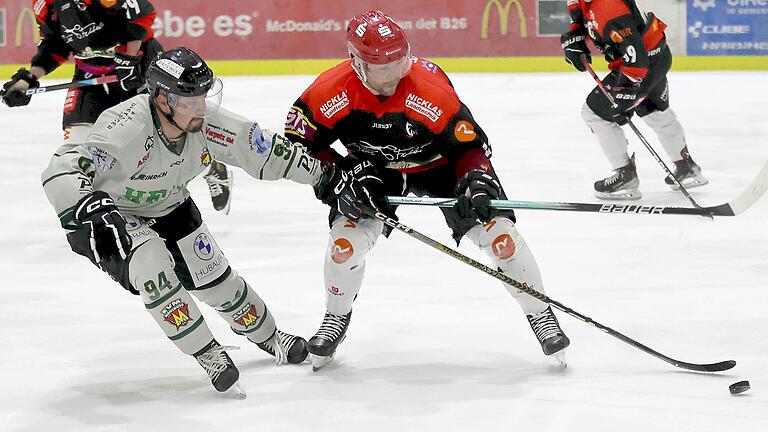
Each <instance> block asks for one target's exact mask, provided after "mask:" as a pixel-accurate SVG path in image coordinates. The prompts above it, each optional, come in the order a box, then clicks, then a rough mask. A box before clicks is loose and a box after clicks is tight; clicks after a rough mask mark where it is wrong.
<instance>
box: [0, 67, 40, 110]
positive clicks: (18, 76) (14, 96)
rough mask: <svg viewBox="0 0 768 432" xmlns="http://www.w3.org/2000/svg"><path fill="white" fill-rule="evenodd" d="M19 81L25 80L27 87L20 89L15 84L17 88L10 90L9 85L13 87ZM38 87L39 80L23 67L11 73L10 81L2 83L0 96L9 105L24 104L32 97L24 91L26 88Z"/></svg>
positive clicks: (18, 105)
mask: <svg viewBox="0 0 768 432" xmlns="http://www.w3.org/2000/svg"><path fill="white" fill-rule="evenodd" d="M19 81H24V82H26V83H27V84H28V85H29V87H27V88H26V89H23V90H20V89H19V88H18V86H16V87H17V88H14V89H12V90H11V87H14V85H15V84H16V83H18V82H19ZM38 87H40V81H38V80H37V77H35V76H34V75H32V72H30V71H28V70H26V69H24V68H21V69H19V70H18V71H16V73H15V74H13V76H12V77H11V80H10V81H8V82H7V83H5V84H3V89H2V90H0V97H2V99H3V103H5V104H6V105H8V106H9V107H20V106H24V105H27V104H29V101H30V100H31V99H32V96H31V95H27V93H26V91H27V90H28V89H31V88H38ZM22 88H23V87H22Z"/></svg>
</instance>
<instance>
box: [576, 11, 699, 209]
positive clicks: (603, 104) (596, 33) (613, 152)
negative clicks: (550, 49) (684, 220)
mask: <svg viewBox="0 0 768 432" xmlns="http://www.w3.org/2000/svg"><path fill="white" fill-rule="evenodd" d="M568 12H569V13H570V16H571V25H570V29H569V31H567V32H566V33H564V34H563V35H562V37H561V42H562V47H563V50H564V51H565V59H566V61H567V62H568V63H570V64H572V65H573V66H574V67H575V68H576V69H578V70H579V71H584V70H585V67H584V65H583V64H582V60H581V56H582V55H586V56H587V58H588V59H589V61H591V55H590V51H589V48H588V47H587V43H586V39H587V38H590V39H592V41H593V42H594V44H595V46H597V47H598V48H599V49H600V51H601V52H602V53H603V54H604V55H605V58H606V60H607V61H608V62H609V65H608V66H609V68H610V69H611V72H610V73H609V74H608V75H607V76H606V77H605V78H604V79H603V84H605V87H606V88H607V89H608V90H609V91H610V93H611V94H612V96H613V99H614V100H615V102H616V104H617V106H616V107H614V106H613V105H612V104H611V103H610V102H609V101H608V99H607V98H606V97H605V95H603V94H602V92H601V91H600V89H599V88H597V87H595V89H594V90H592V92H591V93H590V94H589V96H588V97H587V102H586V103H585V104H584V107H583V109H582V117H583V118H584V121H585V122H586V123H587V125H589V127H590V128H591V129H592V131H593V132H594V133H595V136H596V137H597V140H598V142H599V143H600V147H602V149H603V153H605V155H606V157H607V158H608V162H609V163H610V164H611V167H612V168H613V170H614V171H615V173H614V174H613V175H611V176H609V177H607V178H605V179H602V180H598V181H596V182H595V185H594V187H595V195H596V196H597V197H598V198H603V199H619V200H625V199H640V198H641V197H642V194H641V192H640V188H639V186H640V180H639V179H638V177H637V170H636V168H635V158H634V156H633V157H630V156H629V154H628V153H627V138H626V136H625V135H624V131H623V130H622V129H621V126H622V125H624V124H626V123H627V119H628V118H629V117H631V116H632V115H633V114H634V113H637V115H638V116H640V117H641V118H642V119H643V120H644V121H645V123H646V124H647V125H648V126H650V128H651V129H652V130H653V131H654V132H655V133H656V135H657V136H658V138H659V141H660V142H661V145H662V146H663V147H664V150H665V151H666V152H667V154H668V155H669V157H670V159H671V160H672V161H673V162H674V164H675V167H674V175H675V177H676V178H677V180H678V181H679V182H680V183H681V184H682V185H683V186H684V187H686V188H692V187H696V186H703V185H705V184H707V182H708V181H707V179H706V178H705V177H704V176H703V175H702V174H701V168H700V167H699V166H698V165H697V164H696V163H695V162H694V161H693V158H691V155H690V153H689V151H688V146H687V144H686V141H685V131H684V130H683V126H682V125H681V124H680V122H679V121H678V120H677V115H676V114H675V112H674V111H673V110H672V108H670V107H669V83H668V82H667V73H668V72H669V69H670V67H671V65H672V54H671V52H670V50H669V47H668V46H667V38H666V35H665V33H664V29H666V27H667V25H666V24H664V22H662V21H661V20H660V19H659V18H657V17H656V16H654V15H653V14H652V13H650V14H644V13H642V12H641V11H640V9H639V8H638V6H637V4H636V3H635V0H568ZM664 181H665V183H666V184H667V185H669V186H670V187H672V188H673V189H675V188H677V184H676V183H675V182H674V181H673V179H672V178H670V177H669V176H668V177H667V178H665V179H664Z"/></svg>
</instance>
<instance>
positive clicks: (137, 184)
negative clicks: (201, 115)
mask: <svg viewBox="0 0 768 432" xmlns="http://www.w3.org/2000/svg"><path fill="white" fill-rule="evenodd" d="M213 160H217V161H219V162H223V163H225V164H228V165H233V166H237V167H240V168H242V169H244V170H245V171H246V172H248V173H249V174H250V175H251V176H253V177H255V178H258V179H263V180H278V179H282V178H286V179H290V180H293V181H295V182H298V183H304V184H310V185H315V184H316V183H317V182H318V180H319V179H320V177H321V176H322V174H323V173H322V169H321V166H320V161H319V160H317V159H315V158H313V157H311V156H309V155H308V154H307V153H306V152H305V150H304V148H302V147H301V146H297V145H295V144H293V143H291V142H290V141H288V140H286V139H285V138H283V137H282V136H280V135H276V134H273V133H271V132H269V131H266V130H262V129H261V128H260V127H259V125H258V124H257V123H255V122H253V121H250V120H248V119H246V118H244V117H242V116H240V115H237V114H234V113H232V112H229V111H227V110H225V109H220V110H219V111H218V112H217V113H216V114H214V115H212V116H210V117H208V118H206V119H205V121H204V123H203V129H202V131H200V132H197V133H188V134H186V138H185V139H183V140H179V141H178V142H177V141H171V140H168V139H167V137H166V136H165V134H164V133H163V132H162V129H161V128H160V123H159V121H158V119H157V116H156V113H155V111H154V108H153V107H152V106H151V105H150V103H149V98H148V96H147V95H138V96H135V97H133V98H131V99H128V100H126V101H125V102H122V103H120V104H118V105H116V106H114V107H112V108H111V109H109V110H107V111H104V112H103V113H102V114H101V115H100V116H99V119H98V120H97V121H96V123H95V124H94V125H93V128H92V129H91V132H90V134H89V135H88V137H87V138H86V139H85V140H83V141H81V142H77V143H69V144H65V145H64V146H62V147H61V148H59V149H58V150H57V152H56V153H55V154H54V155H53V157H52V158H51V162H50V164H49V165H48V168H47V169H46V170H45V171H44V172H43V174H42V181H43V188H44V189H45V194H46V195H47V197H48V200H49V201H50V202H51V204H52V205H53V207H54V208H55V209H56V212H57V213H58V215H59V219H60V221H61V226H62V227H64V228H66V229H74V228H75V226H74V225H73V210H74V209H73V207H74V205H75V204H76V203H77V202H78V201H79V200H80V199H81V198H82V197H83V196H84V195H86V194H88V193H90V192H91V191H93V190H100V191H104V192H106V193H108V194H109V195H110V196H111V197H112V198H113V199H114V200H115V203H116V204H117V207H118V208H119V209H120V211H123V212H126V213H127V214H133V215H136V216H142V217H159V216H164V215H166V214H168V213H170V212H171V211H172V210H173V209H174V208H175V207H176V206H178V205H179V204H181V203H182V202H184V200H186V199H187V197H189V191H188V190H187V183H189V181H190V180H192V179H193V178H195V177H196V176H198V175H199V174H200V173H202V172H203V171H206V170H207V169H208V166H209V165H210V164H211V162H212V161H213Z"/></svg>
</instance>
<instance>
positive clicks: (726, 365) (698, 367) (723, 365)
mask: <svg viewBox="0 0 768 432" xmlns="http://www.w3.org/2000/svg"><path fill="white" fill-rule="evenodd" d="M360 209H361V210H362V211H363V213H365V215H366V216H368V217H371V218H375V219H379V220H380V221H382V222H383V223H384V224H386V225H388V226H390V227H392V228H394V229H396V230H398V231H401V232H403V233H405V234H407V235H408V236H410V237H413V238H415V239H416V240H418V241H420V242H422V243H424V244H426V245H429V246H431V247H433V248H435V249H437V250H439V251H440V252H443V253H444V254H446V255H449V256H451V257H453V258H455V259H457V260H459V261H461V262H463V263H464V264H467V265H469V266H470V267H474V268H476V269H477V270H480V271H482V272H484V273H486V274H488V275H490V276H492V277H494V278H496V279H498V280H500V281H502V282H504V283H505V284H507V285H510V286H512V287H514V288H516V289H517V290H519V291H521V292H524V293H525V294H528V295H529V296H531V297H534V298H536V299H539V300H541V301H543V302H544V303H547V304H549V305H551V306H552V307H554V308H556V309H558V310H560V311H562V312H564V313H566V314H568V315H570V316H572V317H574V318H576V319H579V320H581V321H583V322H585V323H587V324H591V325H592V326H593V327H596V328H597V329H598V330H601V331H602V332H604V333H607V334H609V335H611V336H613V337H615V338H616V339H619V340H620V341H622V342H624V343H626V344H628V345H630V346H633V347H635V348H637V349H639V350H641V351H643V352H645V353H647V354H650V355H651V356H653V357H656V358H657V359H660V360H662V361H664V362H667V363H669V364H671V365H672V366H676V367H679V368H681V369H687V370H692V371H697V372H722V371H725V370H728V369H731V368H733V367H734V366H736V362H735V361H733V360H726V361H721V362H717V363H707V364H699V363H688V362H683V361H680V360H675V359H673V358H671V357H668V356H666V355H664V354H662V353H660V352H658V351H656V350H654V349H652V348H649V347H647V346H645V345H643V344H642V343H640V342H638V341H636V340H634V339H632V338H630V337H629V336H626V335H624V334H622V333H619V332H618V331H616V330H614V329H612V328H610V327H608V326H605V325H603V324H600V323H599V322H597V321H595V320H593V319H592V318H590V317H588V316H586V315H584V314H582V313H579V312H577V311H575V310H573V309H571V308H570V307H568V306H566V305H564V304H562V303H560V302H559V301H557V300H554V299H552V298H550V297H548V296H547V295H546V294H543V293H541V292H539V291H536V290H535V289H533V288H531V287H529V286H528V284H524V283H520V282H518V281H517V280H515V279H512V278H511V277H509V276H507V275H506V274H504V273H503V272H501V271H498V270H494V269H492V268H490V267H488V266H487V265H485V264H483V263H481V262H478V261H475V260H474V259H472V258H470V257H468V256H466V255H464V254H462V253H461V252H459V251H457V250H456V249H452V248H450V247H448V246H446V245H444V244H442V243H440V242H438V241H437V240H434V239H432V238H431V237H427V236H426V235H424V234H422V233H420V232H418V231H416V230H414V229H413V228H410V227H408V226H406V225H404V224H403V223H402V222H400V221H397V220H395V219H392V218H390V217H388V216H387V215H385V214H383V213H381V212H377V211H374V210H372V209H370V208H367V207H365V206H362V205H361V206H360Z"/></svg>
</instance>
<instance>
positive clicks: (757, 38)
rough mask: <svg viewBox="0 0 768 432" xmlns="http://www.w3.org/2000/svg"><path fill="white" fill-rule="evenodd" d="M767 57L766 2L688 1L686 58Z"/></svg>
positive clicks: (767, 19)
mask: <svg viewBox="0 0 768 432" xmlns="http://www.w3.org/2000/svg"><path fill="white" fill-rule="evenodd" d="M766 54H768V0H688V55H766Z"/></svg>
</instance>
